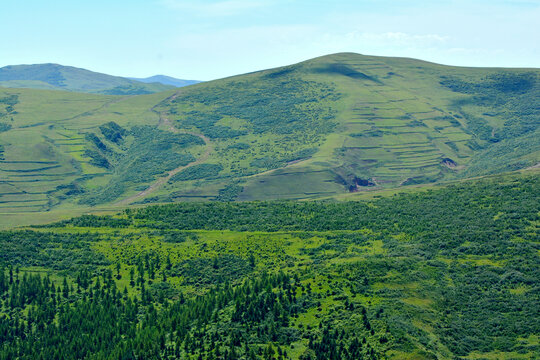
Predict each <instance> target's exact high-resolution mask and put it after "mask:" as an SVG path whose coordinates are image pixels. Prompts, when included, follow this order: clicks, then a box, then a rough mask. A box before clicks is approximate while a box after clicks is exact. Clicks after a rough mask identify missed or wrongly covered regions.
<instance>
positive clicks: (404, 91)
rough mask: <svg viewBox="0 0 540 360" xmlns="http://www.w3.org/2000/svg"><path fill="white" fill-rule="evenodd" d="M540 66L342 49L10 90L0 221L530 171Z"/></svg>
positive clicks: (0, 155)
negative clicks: (162, 88) (128, 81)
mask: <svg viewBox="0 0 540 360" xmlns="http://www.w3.org/2000/svg"><path fill="white" fill-rule="evenodd" d="M539 74H540V71H539V70H538V69H479V68H457V67H448V66H441V65H436V64H432V63H426V62H422V61H418V60H413V59H400V58H385V57H372V56H363V55H358V54H335V55H330V56H325V57H321V58H317V59H313V60H309V61H306V62H303V63H300V64H296V65H291V66H286V67H283V68H278V69H271V70H266V71H261V72H256V73H251V74H246V75H240V76H235V77H231V78H227V79H222V80H216V81H211V82H206V83H201V84H197V85H193V86H188V87H184V88H182V89H178V90H172V91H166V92H161V93H156V94H151V95H139V96H113V95H103V94H79V93H73V92H61V91H44V90H31V89H1V90H0V161H1V163H0V193H1V195H0V212H2V214H3V216H2V222H3V223H4V224H20V223H21V221H22V222H27V221H28V219H29V217H27V218H26V220H23V219H24V217H21V216H20V214H21V213H22V212H25V213H27V214H36V213H40V216H44V217H45V218H47V219H49V218H51V219H53V218H55V217H57V216H60V215H58V214H63V215H65V214H66V213H68V214H72V212H73V211H79V212H82V211H88V210H91V209H95V208H96V207H100V208H114V207H117V206H119V204H122V205H126V204H128V203H153V202H171V201H179V200H190V201H191V200H261V199H263V200H264V199H316V198H333V197H342V196H344V195H345V194H358V193H365V191H367V190H370V191H373V190H385V191H386V190H387V189H398V188H404V187H406V186H408V185H413V184H426V183H433V182H444V181H453V180H459V179H463V178H468V177H473V176H479V175H487V174H491V173H499V172H504V171H511V170H516V169H520V168H525V167H528V166H534V165H535V164H538V163H539V162H540V141H539V140H538V139H540V136H539V135H540V129H539V124H540V121H539V117H540V106H539V101H540V96H539V95H540V94H539V89H540V81H539V79H538V77H539ZM51 211H52V212H51ZM55 214H56V215H55ZM30 217H31V218H32V219H33V220H34V221H35V219H34V215H30Z"/></svg>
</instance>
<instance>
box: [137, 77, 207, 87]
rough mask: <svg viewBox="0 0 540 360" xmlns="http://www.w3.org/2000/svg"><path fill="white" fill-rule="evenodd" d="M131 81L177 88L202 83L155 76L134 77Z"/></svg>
mask: <svg viewBox="0 0 540 360" xmlns="http://www.w3.org/2000/svg"><path fill="white" fill-rule="evenodd" d="M129 79H131V80H135V81H140V82H143V83H147V84H149V83H160V84H163V85H172V86H176V87H184V86H188V85H193V84H198V83H200V81H198V80H182V79H177V78H173V77H170V76H165V75H154V76H150V77H147V78H133V77H130V78H129Z"/></svg>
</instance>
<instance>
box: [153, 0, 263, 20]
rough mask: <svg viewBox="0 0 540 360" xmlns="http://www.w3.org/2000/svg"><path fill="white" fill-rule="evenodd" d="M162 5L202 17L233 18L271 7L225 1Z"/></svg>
mask: <svg viewBox="0 0 540 360" xmlns="http://www.w3.org/2000/svg"><path fill="white" fill-rule="evenodd" d="M162 3H163V4H164V5H165V6H166V7H168V8H170V9H175V10H181V11H186V12H190V13H195V14H197V15H201V16H211V17H214V16H233V15H238V14H241V13H244V12H246V11H250V10H254V9H259V8H263V7H266V6H269V5H270V4H269V3H268V2H267V1H263V0H224V1H209V2H203V1H185V0H163V1H162Z"/></svg>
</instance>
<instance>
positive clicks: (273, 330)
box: [0, 172, 540, 360]
mask: <svg viewBox="0 0 540 360" xmlns="http://www.w3.org/2000/svg"><path fill="white" fill-rule="evenodd" d="M539 199H540V177H539V176H538V173H537V172H528V173H524V174H513V175H505V176H491V177H487V178H484V179H481V180H476V181H470V180H469V181H463V182H461V183H459V184H456V185H452V186H445V187H441V188H439V189H436V190H431V191H422V192H416V193H411V194H400V195H397V196H393V197H389V198H383V199H378V200H374V201H370V202H354V201H351V202H318V201H312V202H290V201H280V202H244V203H240V202H237V203H220V202H205V203H202V202H199V203H194V202H192V203H179V204H171V205H165V206H150V207H146V208H142V209H128V210H126V211H125V212H121V213H119V214H117V215H115V216H95V215H85V216H82V217H77V218H73V219H71V220H67V221H63V222H59V223H56V224H52V225H49V226H45V227H34V228H27V229H18V230H11V231H3V232H0V259H1V262H0V296H1V299H2V301H1V302H0V344H1V345H0V359H12V358H18V359H38V358H44V359H54V358H58V359H82V358H85V359H176V358H182V359H276V360H277V359H302V360H307V359H312V360H334V359H335V360H341V359H351V360H353V359H354V360H357V359H396V360H398V359H399V360H401V359H417V360H421V359H441V360H444V359H537V358H538V357H539V356H540V345H539V334H540V322H539V321H538V316H539V309H540V293H539V287H538V279H539V278H540V273H539V270H540V258H539V249H540V248H539V242H538V241H539V235H540V233H539V230H540V216H539V215H540V201H539Z"/></svg>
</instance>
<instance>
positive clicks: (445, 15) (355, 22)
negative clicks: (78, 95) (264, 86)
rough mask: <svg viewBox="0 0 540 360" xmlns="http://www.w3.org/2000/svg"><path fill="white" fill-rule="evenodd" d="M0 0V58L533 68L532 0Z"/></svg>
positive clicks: (174, 64) (199, 68)
mask: <svg viewBox="0 0 540 360" xmlns="http://www.w3.org/2000/svg"><path fill="white" fill-rule="evenodd" d="M0 1H1V3H2V4H1V6H0V31H1V33H2V34H4V35H3V36H2V40H1V43H0V66H5V65H16V64H36V63H58V64H62V65H70V66H76V67H81V68H85V69H89V70H92V71H98V72H103V73H107V74H111V75H118V76H126V77H127V76H131V77H147V76H151V75H156V74H164V75H169V76H173V77H177V78H181V79H195V80H211V79H217V78H222V77H227V76H232V75H237V74H242V73H247V72H251V71H256V70H262V69H267V68H273V67H278V66H283V65H288V64H293V63H296V62H300V61H304V60H307V59H310V58H314V57H317V56H322V55H327V54H331V53H337V52H356V53H360V54H366V55H380V56H400V57H412V58H418V59H422V60H427V61H433V62H437V63H441V64H448V65H459V66H490V67H492V66H497V67H537V68H538V67H540V25H538V24H539V23H540V0H468V1H465V0H431V1H416V0H410V1H406V0H333V1H332V0H309V1H307V0H202V1H193V0H92V1H77V0H48V1H43V0H17V1H9V0H0Z"/></svg>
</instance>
